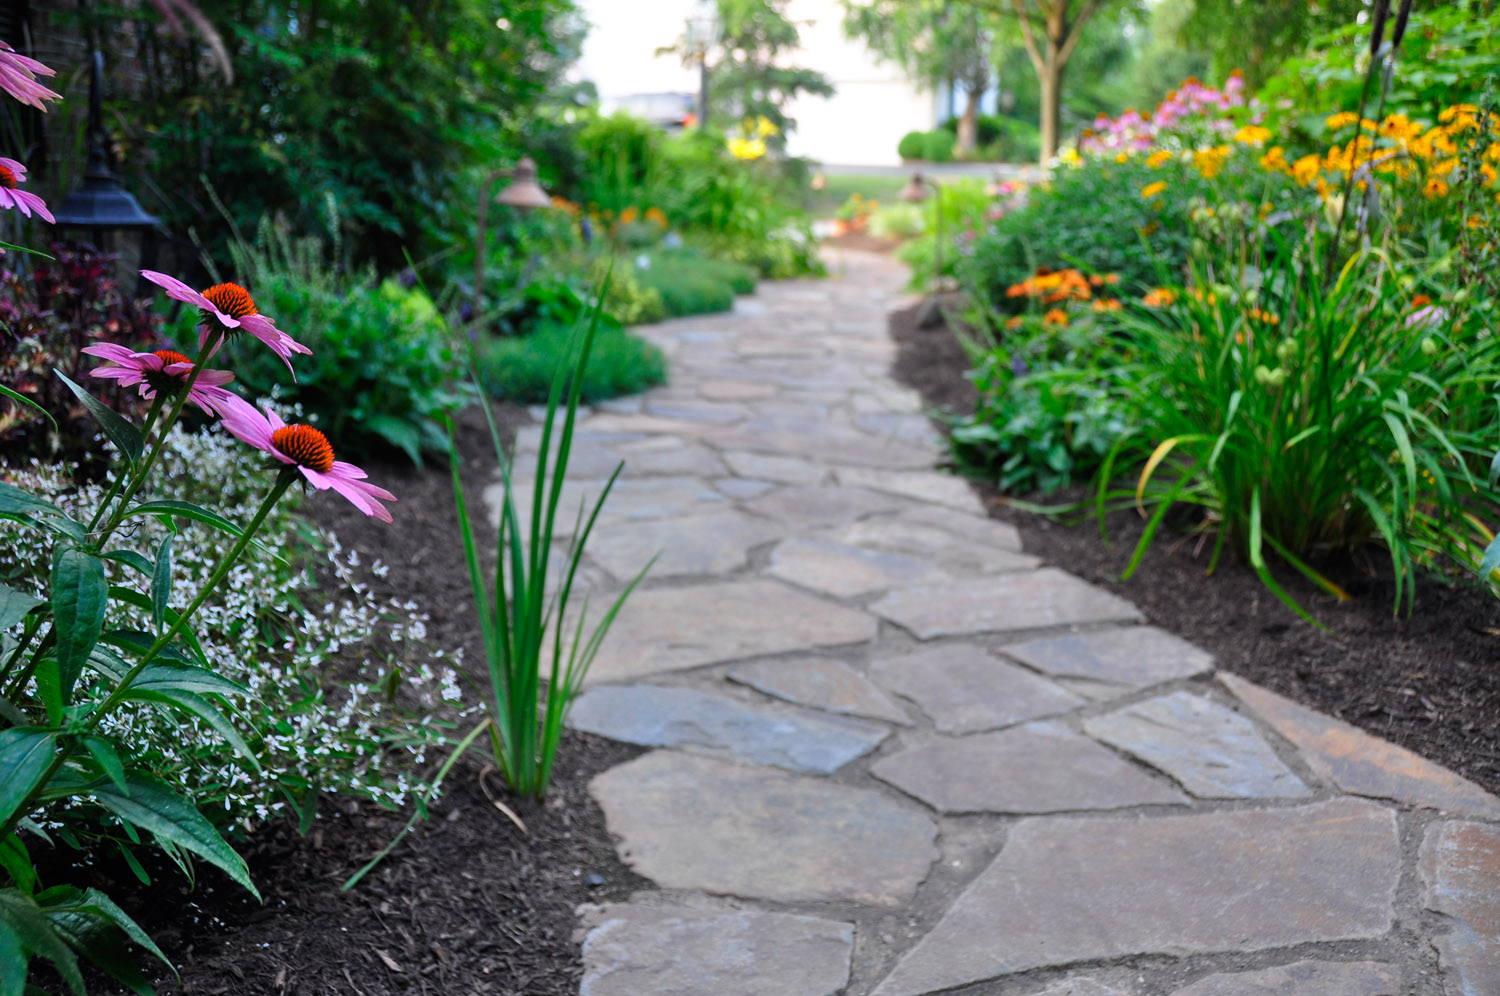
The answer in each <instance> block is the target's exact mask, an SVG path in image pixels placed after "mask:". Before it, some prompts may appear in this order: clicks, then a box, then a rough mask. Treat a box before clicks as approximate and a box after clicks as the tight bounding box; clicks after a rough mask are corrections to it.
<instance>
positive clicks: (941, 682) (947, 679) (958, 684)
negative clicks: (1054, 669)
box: [870, 643, 1084, 733]
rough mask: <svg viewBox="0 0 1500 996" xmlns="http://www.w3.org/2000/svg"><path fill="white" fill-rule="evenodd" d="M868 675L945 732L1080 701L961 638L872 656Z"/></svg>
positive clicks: (1050, 711)
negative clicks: (896, 653)
mask: <svg viewBox="0 0 1500 996" xmlns="http://www.w3.org/2000/svg"><path fill="white" fill-rule="evenodd" d="M870 675H871V677H873V678H874V679H875V680H876V681H878V682H880V683H881V684H882V685H884V686H885V687H886V688H888V689H890V690H891V691H893V692H895V693H897V694H898V695H904V696H906V697H907V698H909V699H911V700H912V701H913V702H915V703H916V704H917V705H919V706H920V707H921V708H922V711H923V712H925V713H926V714H927V715H928V716H930V717H931V718H932V721H933V723H934V724H935V725H936V726H937V728H938V729H939V730H941V731H942V732H944V733H974V732H977V731H979V730H993V729H996V728H998V727H1001V726H1010V725H1012V724H1015V723H1022V722H1025V721H1026V720H1028V719H1040V718H1042V717H1043V716H1055V715H1057V714H1058V713H1063V712H1068V711H1070V710H1073V709H1076V708H1078V707H1079V706H1081V705H1083V704H1084V700H1083V699H1081V698H1079V697H1078V696H1076V695H1074V694H1072V693H1071V692H1067V691H1064V690H1063V689H1061V688H1058V687H1057V686H1056V685H1054V684H1052V682H1050V681H1048V680H1047V679H1046V678H1039V677H1037V676H1036V675H1035V674H1032V673H1031V672H1030V671H1027V670H1025V669H1024V668H1019V667H1017V666H1016V665H1014V664H1010V663H1008V662H1006V661H1002V660H1000V659H999V658H998V657H994V656H993V655H991V654H989V653H987V652H985V651H984V650H983V649H982V648H980V647H975V646H972V645H970V644H966V643H965V644H955V645H952V646H947V647H941V648H939V649H937V650H928V651H923V652H922V653H918V654H912V655H909V656H905V657H893V658H886V659H884V660H877V661H874V662H873V663H872V664H871V665H870Z"/></svg>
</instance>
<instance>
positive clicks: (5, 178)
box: [0, 166, 19, 190]
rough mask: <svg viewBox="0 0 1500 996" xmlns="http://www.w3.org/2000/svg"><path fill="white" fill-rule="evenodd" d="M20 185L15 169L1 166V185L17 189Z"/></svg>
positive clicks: (9, 188) (7, 188)
mask: <svg viewBox="0 0 1500 996" xmlns="http://www.w3.org/2000/svg"><path fill="white" fill-rule="evenodd" d="M18 186H19V184H18V183H17V182H16V172H15V170H13V169H11V168H10V167H9V166H0V187H4V188H5V189H6V190H15V189H16V187H18Z"/></svg>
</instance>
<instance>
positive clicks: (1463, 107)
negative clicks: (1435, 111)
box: [1438, 104, 1479, 124]
mask: <svg viewBox="0 0 1500 996" xmlns="http://www.w3.org/2000/svg"><path fill="white" fill-rule="evenodd" d="M1478 113H1479V108H1478V107H1477V106H1475V105H1474V104H1454V105H1453V106H1452V107H1445V108H1443V111H1442V113H1441V114H1439V115H1438V120H1439V121H1440V122H1442V123H1443V124H1447V123H1448V122H1450V121H1452V120H1453V119H1454V118H1457V117H1460V116H1463V115H1474V114H1478Z"/></svg>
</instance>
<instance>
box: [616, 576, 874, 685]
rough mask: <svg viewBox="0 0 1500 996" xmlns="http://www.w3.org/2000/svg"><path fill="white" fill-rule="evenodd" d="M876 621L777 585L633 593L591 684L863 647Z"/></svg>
mask: <svg viewBox="0 0 1500 996" xmlns="http://www.w3.org/2000/svg"><path fill="white" fill-rule="evenodd" d="M875 633H876V625H875V620H874V619H873V618H871V617H870V616H868V615H866V614H864V613H863V612H857V611H855V610H853V609H846V608H844V607H842V606H839V605H834V604H833V603H831V602H826V601H824V600H822V599H820V598H814V597H813V596H811V595H805V594H803V593H801V592H798V591H794V590H793V589H791V588H788V587H786V586H785V585H783V584H780V583H778V582H775V581H743V582H731V583H727V584H715V585H698V586H695V587H691V588H674V589H660V588H655V589H649V590H645V591H636V592H635V593H634V594H633V595H631V596H630V599H629V600H628V601H627V602H626V603H625V607H624V608H623V609H621V610H620V614H619V615H618V616H617V617H616V618H615V622H614V625H613V626H612V627H611V628H610V631H609V639H607V640H605V641H604V644H603V646H602V647H601V648H600V650H599V655H598V656H597V657H595V658H594V664H593V666H592V667H591V668H590V669H589V681H590V682H602V681H617V680H619V679H622V678H632V677H638V676H640V675H646V674H657V673H660V672H663V671H675V670H678V669H680V668H687V667H696V666H698V665H700V664H712V663H714V662H716V661H731V660H739V659H742V658H746V657H761V656H769V655H771V654H783V653H789V652H791V651H794V650H807V649H810V648H812V647H832V646H838V645H840V644H845V643H863V642H865V641H866V640H871V639H874V637H875Z"/></svg>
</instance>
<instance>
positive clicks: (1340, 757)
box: [486, 253, 1500, 996]
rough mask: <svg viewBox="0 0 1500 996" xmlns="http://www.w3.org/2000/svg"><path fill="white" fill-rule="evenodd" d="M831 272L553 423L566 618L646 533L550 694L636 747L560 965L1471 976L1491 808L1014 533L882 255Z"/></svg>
mask: <svg viewBox="0 0 1500 996" xmlns="http://www.w3.org/2000/svg"><path fill="white" fill-rule="evenodd" d="M830 269H831V274H832V275H831V276H830V277H829V278H828V279H826V280H818V281H794V282H785V283H764V284H762V285H761V287H760V289H759V291H758V292H757V293H756V294H755V295H753V296H750V297H742V298H740V299H738V300H737V301H736V304H735V308H734V310H733V312H731V313H727V314H722V315H705V316H698V317H695V318H690V319H682V320H674V321H670V322H663V323H661V324H658V325H653V326H648V327H644V328H641V329H637V330H636V332H637V334H639V335H641V336H642V337H644V338H646V339H648V340H649V341H651V342H653V343H654V344H655V345H656V346H658V347H659V348H660V349H661V350H662V351H663V353H664V354H665V355H666V356H667V357H668V360H669V363H670V365H671V368H670V375H671V383H670V384H669V385H667V386H665V387H662V388H658V389H656V390H653V391H650V392H647V393H646V394H644V395H641V396H639V397H635V398H622V399H616V400H613V401H608V402H604V403H601V404H599V405H596V406H593V407H592V408H591V409H589V410H587V411H584V412H582V413H581V415H580V420H579V423H578V426H577V432H576V434H575V437H574V457H573V466H572V472H571V475H570V480H569V484H568V486H567V488H566V489H565V493H564V500H563V503H562V508H561V509H560V521H561V526H560V528H559V537H558V539H559V540H560V541H561V540H563V539H565V537H566V534H567V533H568V532H569V531H571V529H572V526H573V517H574V515H575V512H576V509H577V507H578V506H579V503H580V500H581V499H582V498H583V497H584V496H595V495H597V494H598V492H599V489H600V488H601V487H602V484H603V481H604V479H605V478H607V477H608V476H609V474H610V473H611V472H612V471H613V470H614V468H615V467H616V466H617V465H618V464H619V463H620V462H621V461H624V465H625V469H624V472H623V475H622V477H621V478H620V482H619V484H618V486H617V489H616V491H615V493H614V494H613V495H612V496H611V498H610V500H609V502H608V503H607V504H606V506H605V509H604V512H603V514H602V515H601V517H600V519H599V523H598V526H597V529H596V531H595V533H594V535H593V537H592V540H591V543H590V548H589V550H588V551H587V552H586V555H585V562H584V565H583V575H582V578H583V580H582V582H581V583H582V585H583V586H584V587H586V589H587V591H588V593H589V595H590V596H591V598H592V602H593V604H592V607H591V615H592V616H593V617H594V618H595V620H597V618H598V615H599V614H600V613H602V612H603V611H604V609H605V608H606V607H607V605H608V604H609V599H610V596H611V594H612V593H614V592H618V591H619V589H620V587H621V586H622V585H623V584H625V583H626V581H627V579H629V578H632V577H634V576H635V575H636V573H637V572H638V571H639V569H640V568H641V566H643V565H644V564H645V562H646V560H647V559H649V558H650V557H651V555H652V554H654V553H656V552H658V551H661V554H662V556H661V559H660V560H659V561H658V562H657V564H656V566H655V568H654V569H653V571H652V572H651V573H650V574H649V575H648V576H647V577H646V579H645V580H644V582H643V583H642V585H641V587H640V588H639V589H638V590H637V591H636V593H635V594H634V595H633V597H632V598H631V600H630V602H629V603H628V604H627V605H626V607H625V610H624V611H623V613H622V614H621V615H620V617H619V619H618V621H617V623H616V625H615V627H614V629H613V631H612V632H611V633H610V635H609V637H608V639H606V640H605V642H604V644H603V649H602V651H601V653H600V655H599V657H598V658H597V660H596V661H595V664H594V668H593V671H592V673H591V674H590V676H589V681H590V682H591V684H590V686H589V688H588V690H587V691H585V693H584V694H583V695H582V696H581V697H580V698H579V700H578V701H577V702H576V703H574V709H573V711H572V716H571V718H570V722H571V724H572V725H573V726H574V727H577V728H579V729H588V730H593V731H595V732H598V733H602V734H604V735H606V736H610V737H614V738H619V739H624V740H627V741H633V742H636V743H641V744H650V745H655V746H656V749H655V750H653V751H652V752H650V753H647V754H645V755H643V756H640V757H637V758H635V759H633V760H631V761H627V762H625V763H624V764H621V765H618V766H616V767H614V768H612V769H609V770H607V771H604V772H602V773H600V774H599V775H597V776H596V777H595V778H594V779H593V781H592V782H591V783H590V790H591V792H592V793H593V796H594V797H595V798H596V799H597V800H598V802H599V804H600V807H601V809H602V811H603V815H604V819H605V823H606V825H607V828H608V831H609V833H610V834H611V836H612V839H613V840H614V841H615V842H616V848H617V851H618V853H619V855H620V857H621V859H622V860H623V861H624V862H625V863H626V864H627V865H629V866H630V867H631V868H633V869H634V871H635V872H637V873H638V874H639V875H640V876H643V881H638V882H636V883H635V884H634V885H632V886H631V894H630V899H629V901H628V902H620V901H618V900H619V899H620V894H619V893H611V894H610V898H611V899H612V900H617V901H616V902H615V903H614V904H613V905H609V906H603V907H584V908H582V909H581V910H580V916H581V917H582V930H581V931H580V933H579V935H578V937H579V939H580V940H581V941H582V942H583V944H584V962H585V966H584V967H585V971H584V976H583V981H582V983H581V989H580V992H581V993H583V994H588V996H626V994H629V996H636V994H642V996H644V994H651V996H687V994H694V996H697V994H714V996H741V994H745V996H748V994H756V996H759V994H775V996H799V994H804V993H805V994H808V996H918V994H922V996H928V994H932V996H939V994H941V996H1169V994H1170V996H1395V994H1397V993H1399V994H1400V996H1500V967H1497V965H1500V950H1497V949H1500V910H1497V900H1496V899H1495V896H1497V895H1500V856H1497V855H1500V800H1496V799H1495V798H1493V797H1492V796H1490V795H1489V794H1488V793H1486V792H1485V791H1483V790H1482V789H1480V788H1479V787H1477V786H1475V785H1473V784H1470V783H1469V782H1466V781H1464V780H1463V779H1461V778H1459V777H1458V776H1457V775H1455V774H1453V773H1451V772H1448V771H1444V770H1443V769H1441V768H1438V767H1437V766H1435V765H1432V764H1430V763H1428V762H1426V761H1424V760H1422V759H1421V758H1418V757H1416V756H1415V755H1412V754H1409V753H1407V752H1406V751H1403V750H1401V749H1399V748H1397V747H1394V746H1393V745H1391V744H1387V743H1384V742H1383V741H1380V740H1378V739H1376V738H1374V737H1371V736H1368V735H1366V734H1364V733H1361V732H1360V731H1358V730H1356V729H1354V728H1352V727H1349V726H1347V725H1346V724H1343V723H1340V722H1338V721H1336V720H1333V719H1329V718H1328V717H1324V716H1319V715H1317V714H1316V713H1314V712H1312V711H1310V710H1306V709H1303V708H1302V707H1300V706H1295V705H1293V704H1292V703H1289V702H1287V701H1286V700H1284V699H1280V698H1278V697H1276V696H1273V695H1271V694H1270V693H1269V692H1266V691H1265V690H1263V689H1257V688H1255V686H1253V685H1248V684H1246V683H1244V682H1240V681H1239V680H1238V679H1235V678H1233V677H1231V676H1220V678H1221V680H1222V687H1220V686H1219V685H1216V684H1215V675H1214V671H1213V669H1214V661H1213V658H1212V656H1211V655H1209V654H1208V653H1205V652H1204V651H1203V650H1201V649H1199V648H1197V647H1194V646H1193V645H1191V644H1190V643H1187V642H1186V641H1184V640H1182V639H1179V638H1178V637H1176V636H1173V635H1171V634H1168V633H1166V632H1163V631H1161V630H1159V629H1156V628H1154V627H1151V626H1148V625H1144V620H1143V618H1142V613H1141V612H1139V611H1137V609H1136V608H1135V607H1134V606H1133V605H1131V604H1130V602H1129V601H1128V597H1129V595H1130V590H1129V589H1125V590H1124V591H1123V594H1124V595H1125V596H1126V597H1125V598H1121V597H1117V596H1116V595H1114V594H1112V593H1110V592H1108V591H1105V590H1103V589H1101V588H1098V587H1095V586H1092V585H1089V584H1086V583H1084V582H1083V581H1082V580H1080V579H1078V578H1076V577H1074V576H1072V575H1070V574H1068V573H1066V572H1065V570H1062V569H1059V567H1062V568H1065V567H1066V566H1067V565H1058V566H1048V565H1044V564H1043V563H1042V561H1041V560H1040V559H1039V558H1037V557H1036V556H1033V555H1031V554H1029V553H1027V552H1026V551H1024V550H1023V549H1022V544H1021V536H1020V533H1019V532H1018V531H1017V529H1016V528H1015V526H1013V525H1011V524H1009V523H1006V522H1001V521H999V520H997V519H993V518H990V517H988V516H987V515H986V514H985V511H986V510H985V508H984V506H983V504H982V503H981V502H980V501H979V499H978V498H977V497H976V493H975V492H974V491H972V490H970V488H969V487H968V485H967V484H966V483H965V482H964V481H962V480H960V479H958V478H956V477H954V476H952V475H948V474H944V473H941V472H940V471H939V470H938V469H937V468H938V466H939V465H940V464H941V462H942V457H943V455H944V454H943V453H942V452H941V447H942V444H941V440H940V436H939V434H938V433H937V432H936V430H935V428H934V426H933V424H932V423H931V422H929V421H928V419H927V418H926V416H925V414H924V410H925V406H924V404H923V402H922V399H921V398H920V397H919V396H918V395H917V394H916V392H914V391H912V390H910V389H908V388H905V387H900V386H898V385H896V384H895V383H893V381H892V379H891V376H890V364H891V362H892V361H893V359H894V358H895V357H896V355H897V352H896V348H895V344H894V342H893V341H892V340H891V339H890V337H889V336H888V334H887V332H886V327H887V322H886V318H887V314H888V313H889V312H890V311H892V310H893V309H895V308H899V307H905V306H906V304H907V303H908V302H907V300H906V299H904V298H903V296H902V294H903V287H904V285H905V282H906V280H907V276H908V275H907V273H906V272H905V271H904V270H903V269H902V268H901V267H900V266H899V265H898V264H896V263H895V262H894V261H892V260H891V259H889V258H885V257H876V256H869V255H862V254H854V253H849V254H841V255H837V256H834V257H831V258H830ZM539 440H540V432H539V430H538V428H537V427H535V426H529V427H526V428H523V429H522V430H521V432H520V433H519V434H518V435H517V439H516V477H517V480H518V483H519V485H520V486H521V487H522V488H523V489H524V487H525V486H526V479H527V478H529V477H531V476H533V475H534V473H535V464H536V452H537V448H538V444H539ZM486 498H487V499H489V500H490V504H491V507H490V509H489V511H490V513H491V515H492V516H493V515H494V507H493V499H494V498H495V494H494V489H490V491H489V492H488V493H487V494H486ZM528 511H529V505H528V506H523V508H522V515H523V518H524V516H525V515H526V514H527V512H528ZM556 545H557V546H559V547H562V546H565V545H566V544H565V543H562V542H559V543H558V544H556ZM1145 608H1148V609H1149V606H1146V607H1145ZM576 609H577V603H576V602H575V603H574V605H573V606H570V611H576ZM1225 689H1228V690H1229V693H1230V695H1232V696H1233V699H1232V700H1231V698H1230V695H1226V694H1225V691H1224V690H1225ZM824 772H827V773H826V774H824ZM1304 783H1305V784H1304ZM1412 810H1415V811H1412ZM1434 810H1438V812H1434ZM1398 821H1399V823H1398ZM1398 830H1399V836H1398ZM580 872H581V869H580ZM1398 884H1400V886H1401V887H1399V888H1398Z"/></svg>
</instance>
